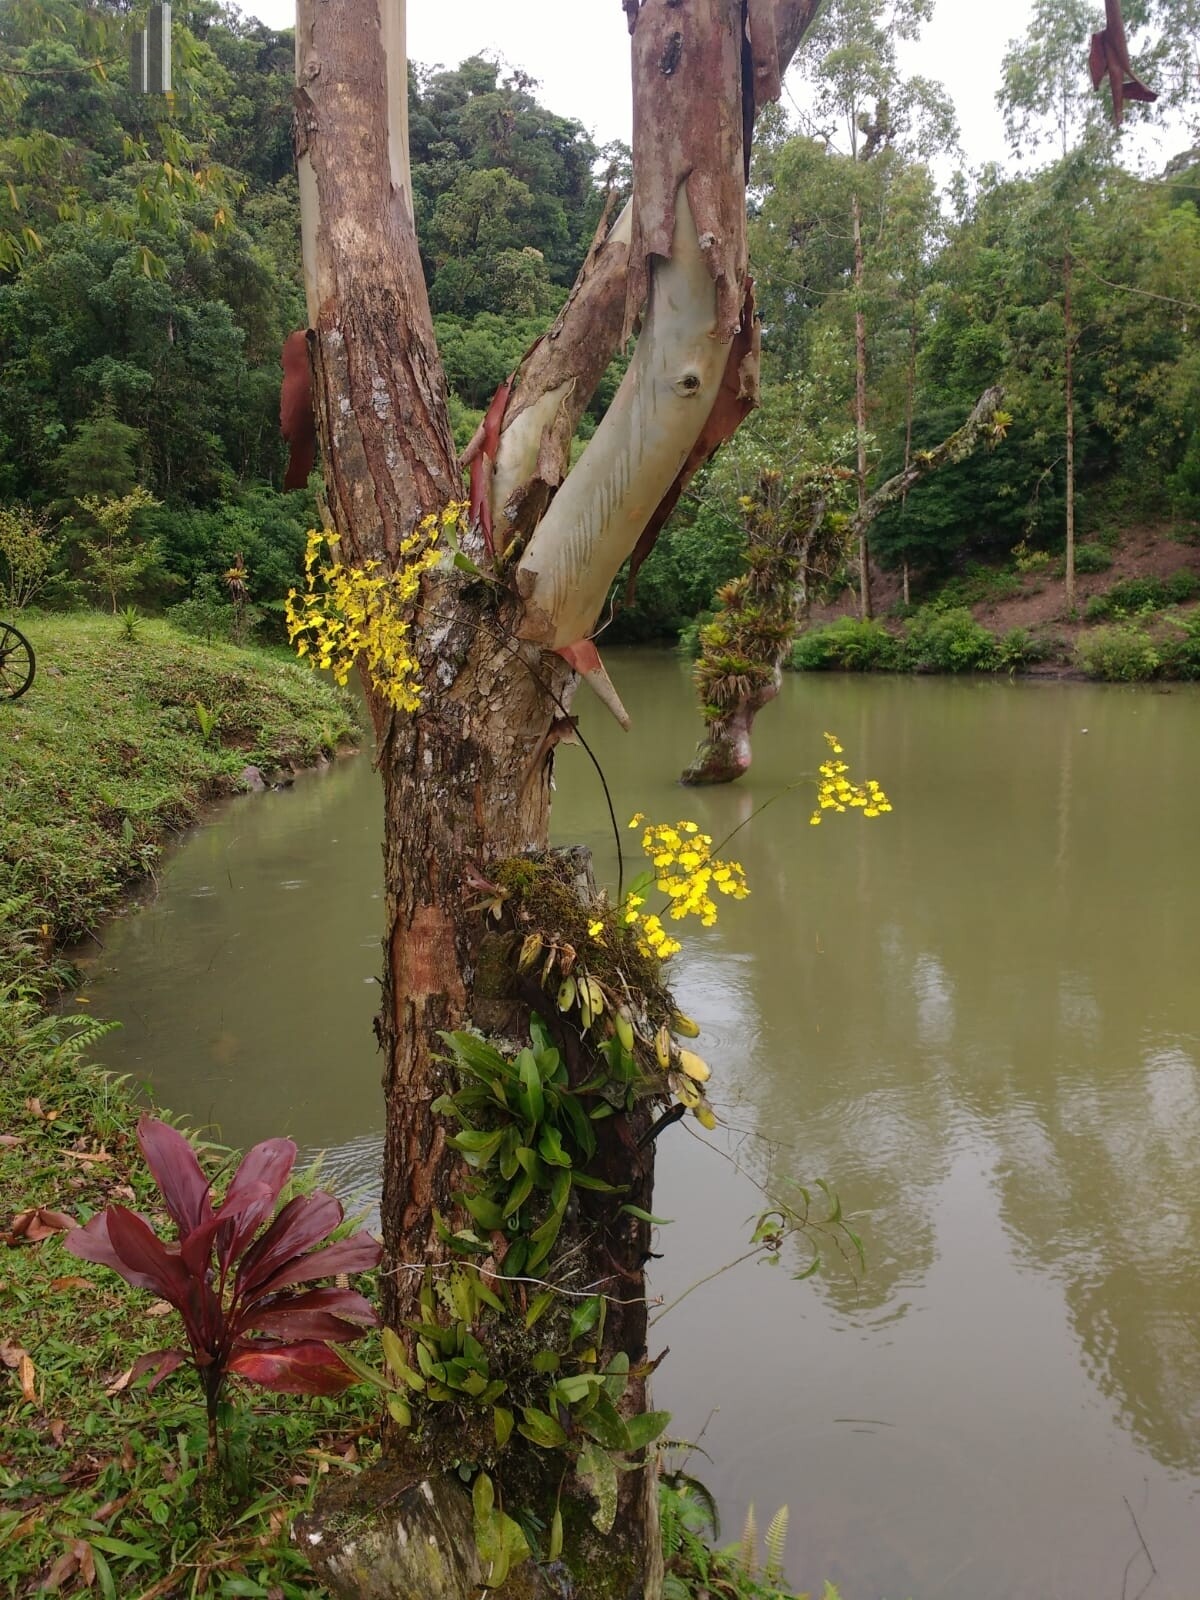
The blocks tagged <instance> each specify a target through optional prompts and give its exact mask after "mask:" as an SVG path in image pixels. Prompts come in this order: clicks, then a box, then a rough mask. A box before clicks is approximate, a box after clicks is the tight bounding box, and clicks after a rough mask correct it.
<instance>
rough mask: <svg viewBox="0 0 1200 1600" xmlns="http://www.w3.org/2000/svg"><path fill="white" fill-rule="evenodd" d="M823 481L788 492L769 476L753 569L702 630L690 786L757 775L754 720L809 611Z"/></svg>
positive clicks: (751, 533) (824, 498)
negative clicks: (699, 706)
mask: <svg viewBox="0 0 1200 1600" xmlns="http://www.w3.org/2000/svg"><path fill="white" fill-rule="evenodd" d="M823 480H824V481H822V480H821V479H815V480H814V479H810V480H807V481H805V482H803V483H802V484H801V485H800V486H799V488H798V489H797V490H796V491H794V492H792V493H789V492H787V491H785V490H784V489H783V487H782V483H781V480H780V477H779V474H778V473H767V474H764V476H763V480H762V483H761V484H760V487H759V494H758V497H757V504H756V505H755V507H754V508H753V510H751V511H750V512H749V513H748V516H749V520H748V523H747V528H746V542H747V545H748V547H749V548H750V549H751V550H753V551H754V552H755V556H754V564H753V565H752V566H751V567H750V568H749V570H748V571H747V572H745V573H744V574H743V575H742V576H741V577H740V578H736V579H734V581H733V582H732V583H728V584H726V585H725V587H724V588H723V589H722V590H721V591H720V600H721V610H720V612H719V613H718V615H717V616H716V617H715V618H714V620H713V622H712V623H711V624H709V626H708V627H706V628H704V629H702V630H701V635H700V640H701V653H700V658H699V660H698V661H697V662H696V669H695V678H696V686H697V688H698V690H699V692H700V698H701V701H702V702H703V705H704V707H705V722H706V726H705V732H704V738H703V740H702V741H701V744H700V746H699V748H698V750H697V751H696V754H695V756H694V757H693V759H692V762H691V765H690V766H689V767H688V768H687V770H686V771H685V772H684V773H683V774H682V777H681V780H680V781H681V782H683V783H685V784H692V785H701V784H714V783H732V782H733V781H734V780H735V779H736V778H740V777H741V776H742V774H743V773H745V772H748V771H749V769H750V763H751V760H752V759H753V753H752V750H751V744H750V738H751V734H752V732H753V730H754V719H755V717H757V715H758V713H759V712H760V711H761V710H762V709H763V707H764V706H767V705H769V704H770V703H771V701H772V700H774V699H775V697H776V695H777V694H778V693H779V690H780V687H781V685H782V683H783V666H784V662H785V661H786V660H787V656H788V652H789V651H790V650H791V647H792V641H793V640H794V638H795V636H796V626H797V621H798V617H799V615H800V611H801V608H803V609H804V610H805V611H807V608H808V582H809V571H810V564H811V561H812V550H813V546H814V543H815V542H816V541H817V539H818V537H819V535H820V533H821V530H822V529H823V528H824V527H825V524H826V515H825V514H826V511H827V509H828V504H829V490H830V486H831V483H832V475H829V474H825V475H823ZM734 661H736V662H737V663H738V667H737V670H734V669H733V668H732V666H731V663H732V662H734Z"/></svg>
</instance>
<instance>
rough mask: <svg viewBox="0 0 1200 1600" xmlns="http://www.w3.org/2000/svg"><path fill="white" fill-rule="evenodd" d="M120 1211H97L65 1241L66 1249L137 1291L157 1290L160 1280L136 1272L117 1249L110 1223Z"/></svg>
mask: <svg viewBox="0 0 1200 1600" xmlns="http://www.w3.org/2000/svg"><path fill="white" fill-rule="evenodd" d="M118 1209H119V1208H118V1207H116V1206H111V1207H110V1208H109V1210H108V1211H98V1212H97V1213H96V1215H95V1216H94V1217H92V1218H91V1220H90V1221H89V1222H86V1223H85V1224H84V1225H83V1227H82V1228H75V1229H73V1230H72V1232H70V1233H69V1234H68V1235H67V1237H66V1238H65V1239H64V1240H63V1249H64V1250H66V1251H67V1252H68V1253H69V1254H71V1255H73V1256H78V1257H79V1259H80V1260H81V1261H94V1262H96V1264H97V1265H98V1266H101V1267H111V1268H112V1270H113V1271H114V1272H119V1273H120V1274H121V1276H122V1277H123V1278H124V1279H125V1282H126V1283H131V1284H132V1285H133V1287H134V1288H135V1289H154V1290H157V1289H158V1279H157V1277H151V1276H150V1275H149V1274H147V1273H144V1272H139V1271H136V1270H135V1269H134V1268H133V1267H131V1266H130V1264H129V1263H128V1262H127V1261H126V1260H125V1259H124V1258H123V1257H122V1256H120V1255H118V1254H117V1249H116V1246H115V1245H114V1243H113V1241H112V1239H111V1237H110V1235H109V1231H108V1224H109V1219H110V1217H111V1214H112V1212H113V1211H115V1210H118ZM160 1248H161V1246H160ZM164 1254H165V1252H164Z"/></svg>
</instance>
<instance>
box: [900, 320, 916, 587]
mask: <svg viewBox="0 0 1200 1600" xmlns="http://www.w3.org/2000/svg"><path fill="white" fill-rule="evenodd" d="M911 311H912V315H911V316H910V318H909V322H908V370H907V372H906V373H905V384H904V470H905V472H907V471H908V469H909V467H910V466H911V465H912V442H913V413H914V411H915V409H916V395H917V298H916V295H914V296H913V298H912V302H911ZM900 503H901V505H907V504H908V490H907V489H906V490H905V491H904V495H903V498H902V499H901V502H900ZM900 573H901V580H900V581H901V584H902V585H903V588H902V594H903V598H904V605H905V609H906V610H907V608H908V607H909V606H910V605H911V604H912V595H911V591H910V588H909V576H908V557H907V556H905V557H904V559H903V560H902V562H901V563H900Z"/></svg>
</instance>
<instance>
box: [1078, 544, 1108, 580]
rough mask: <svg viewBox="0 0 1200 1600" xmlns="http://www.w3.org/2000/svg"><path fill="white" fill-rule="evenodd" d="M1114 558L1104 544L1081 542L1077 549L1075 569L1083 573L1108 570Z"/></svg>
mask: <svg viewBox="0 0 1200 1600" xmlns="http://www.w3.org/2000/svg"><path fill="white" fill-rule="evenodd" d="M1112 564H1113V558H1112V556H1111V555H1110V554H1109V553H1108V551H1107V550H1106V549H1105V548H1104V546H1103V545H1102V544H1081V545H1079V546H1078V547H1077V548H1076V551H1075V571H1076V572H1080V573H1083V574H1085V575H1086V574H1087V573H1091V572H1107V571H1108V569H1109V567H1111V566H1112Z"/></svg>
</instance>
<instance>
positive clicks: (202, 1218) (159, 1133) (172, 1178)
mask: <svg viewBox="0 0 1200 1600" xmlns="http://www.w3.org/2000/svg"><path fill="white" fill-rule="evenodd" d="M137 1142H138V1149H139V1150H140V1151H141V1152H142V1154H143V1155H144V1156H145V1158H146V1165H147V1166H148V1167H149V1168H150V1171H151V1174H152V1175H153V1177H154V1181H155V1183H157V1185H158V1187H159V1189H160V1190H161V1191H162V1197H163V1202H164V1204H165V1205H166V1208H167V1210H168V1211H169V1212H170V1214H171V1220H172V1221H173V1222H174V1223H175V1226H176V1227H177V1228H178V1229H179V1236H180V1238H183V1236H184V1235H185V1234H188V1233H191V1232H192V1230H193V1229H194V1228H198V1227H199V1226H200V1224H201V1223H202V1222H207V1221H208V1219H209V1217H211V1216H212V1197H211V1195H210V1193H209V1189H210V1184H209V1181H208V1179H207V1178H206V1177H205V1176H204V1173H203V1172H202V1171H201V1168H200V1163H199V1161H198V1160H197V1159H196V1152H195V1150H193V1149H192V1145H191V1141H190V1140H188V1139H185V1138H184V1136H183V1134H181V1133H180V1132H179V1130H178V1129H177V1128H171V1127H168V1125H167V1124H166V1123H165V1122H158V1121H156V1120H155V1119H154V1118H153V1117H141V1118H139V1120H138V1125H137Z"/></svg>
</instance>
